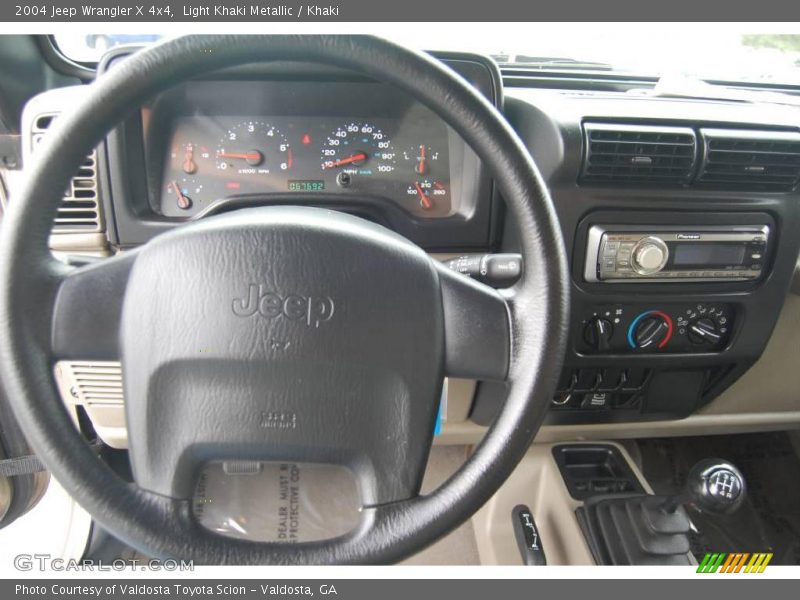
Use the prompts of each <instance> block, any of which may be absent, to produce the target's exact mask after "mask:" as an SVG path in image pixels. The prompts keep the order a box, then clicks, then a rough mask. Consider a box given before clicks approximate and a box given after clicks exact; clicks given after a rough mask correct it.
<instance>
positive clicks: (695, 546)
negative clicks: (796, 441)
mask: <svg viewBox="0 0 800 600" xmlns="http://www.w3.org/2000/svg"><path fill="white" fill-rule="evenodd" d="M637 445H638V448H639V451H640V453H641V463H642V464H641V466H642V472H643V473H644V476H645V478H646V479H647V481H648V482H649V483H650V485H651V487H652V488H653V491H654V492H655V493H656V494H660V495H667V494H674V493H677V492H678V491H679V490H680V489H681V487H682V485H683V484H684V482H685V481H686V477H687V474H688V472H689V469H691V468H692V466H693V465H694V464H695V463H696V462H697V461H699V460H701V459H704V458H723V459H726V460H729V461H730V462H732V463H733V464H734V465H736V466H737V467H738V468H739V469H740V470H741V471H742V474H743V475H744V477H745V479H746V482H747V499H746V500H745V502H744V504H743V505H742V507H741V508H740V509H739V510H738V511H737V512H736V513H735V514H733V515H730V516H715V515H707V514H704V513H700V512H699V511H697V510H695V509H692V508H690V509H689V516H690V517H691V519H692V522H693V523H694V525H695V526H696V528H697V532H696V534H694V535H693V536H692V540H691V542H692V552H693V554H694V555H695V556H697V557H700V558H702V557H703V555H704V554H705V553H706V552H750V553H752V552H773V553H774V555H775V556H774V557H773V559H772V564H778V565H798V564H800V459H798V456H797V453H796V450H795V448H794V446H793V445H792V442H791V439H790V437H789V435H788V434H786V433H764V434H746V435H729V436H707V437H701V438H696V437H691V438H671V439H654V440H640V441H639V442H638V444H637Z"/></svg>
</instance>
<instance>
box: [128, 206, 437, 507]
mask: <svg viewBox="0 0 800 600" xmlns="http://www.w3.org/2000/svg"><path fill="white" fill-rule="evenodd" d="M121 345H122V363H123V372H124V380H125V382H124V385H125V399H126V416H127V426H128V430H129V439H130V444H131V448H130V455H131V461H132V466H133V472H134V477H135V478H136V481H137V483H138V484H139V485H141V486H142V487H144V488H146V489H149V490H151V491H154V492H157V493H159V494H163V495H168V496H172V497H177V498H189V497H191V495H192V491H193V485H194V478H195V477H196V474H197V471H198V469H199V468H200V467H201V466H202V465H203V464H204V463H206V462H208V461H213V460H232V459H250V460H253V459H261V460H279V461H306V462H323V463H336V464H342V465H345V466H347V467H349V468H351V469H352V470H353V471H354V472H356V474H357V475H358V476H359V479H360V481H361V486H362V489H361V494H362V500H363V502H364V504H365V505H371V504H380V503H385V502H391V501H395V500H402V499H406V498H410V497H412V496H414V495H415V494H416V493H417V492H418V491H419V487H420V485H421V478H422V473H423V470H424V464H425V461H426V459H427V455H428V451H429V448H430V443H431V438H432V432H433V426H434V419H435V414H436V411H437V408H438V399H439V394H440V391H441V385H442V379H443V373H442V371H443V360H444V359H443V356H444V325H443V310H442V299H441V290H440V286H439V280H438V276H437V274H436V270H435V268H434V265H433V263H432V259H430V258H429V257H428V256H427V255H426V254H425V253H424V252H423V251H422V250H421V249H420V248H418V247H416V246H414V245H413V244H411V243H410V242H408V241H407V240H405V239H404V238H402V237H400V236H398V235H396V234H394V233H392V232H390V231H388V230H386V229H384V228H383V227H380V226H378V225H375V224H373V223H370V222H367V221H364V220H362V219H359V218H356V217H352V216H349V215H345V214H342V213H337V212H333V211H327V210H322V209H313V208H299V207H271V208H258V209H247V210H241V211H237V212H233V213H228V214H225V215H221V216H218V217H212V218H209V219H206V220H203V221H199V222H197V223H193V224H190V225H186V226H182V227H180V228H177V229H175V230H173V231H172V232H170V233H167V234H165V235H162V236H160V237H158V238H156V239H154V240H153V241H152V242H151V243H150V244H148V245H147V246H145V247H144V248H143V249H142V252H141V254H140V256H139V257H138V258H137V260H136V264H135V265H134V268H133V271H132V273H131V277H130V280H129V283H128V287H127V290H126V294H125V301H124V308H123V325H122V340H121Z"/></svg>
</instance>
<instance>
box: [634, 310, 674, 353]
mask: <svg viewBox="0 0 800 600" xmlns="http://www.w3.org/2000/svg"><path fill="white" fill-rule="evenodd" d="M670 338H672V318H671V317H670V316H669V315H668V314H666V313H664V312H661V311H660V310H649V311H647V312H643V313H641V314H640V315H638V316H637V317H636V318H635V319H634V320H633V321H631V324H630V326H629V327H628V344H629V345H630V346H631V348H634V349H637V350H639V349H641V350H644V349H651V350H655V349H660V348H663V347H664V346H666V345H667V342H669V340H670Z"/></svg>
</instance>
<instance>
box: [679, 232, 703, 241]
mask: <svg viewBox="0 0 800 600" xmlns="http://www.w3.org/2000/svg"><path fill="white" fill-rule="evenodd" d="M675 237H676V238H677V239H679V240H699V239H700V238H702V237H703V236H702V235H700V234H699V233H679V234H677V235H676V236H675Z"/></svg>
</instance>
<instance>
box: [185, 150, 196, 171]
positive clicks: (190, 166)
mask: <svg viewBox="0 0 800 600" xmlns="http://www.w3.org/2000/svg"><path fill="white" fill-rule="evenodd" d="M185 150H186V153H185V154H184V157H183V172H184V173H186V174H188V175H192V174H193V173H194V172H195V171H197V164H195V162H194V149H193V148H192V145H191V144H189V145H187V146H186V148H185Z"/></svg>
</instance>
